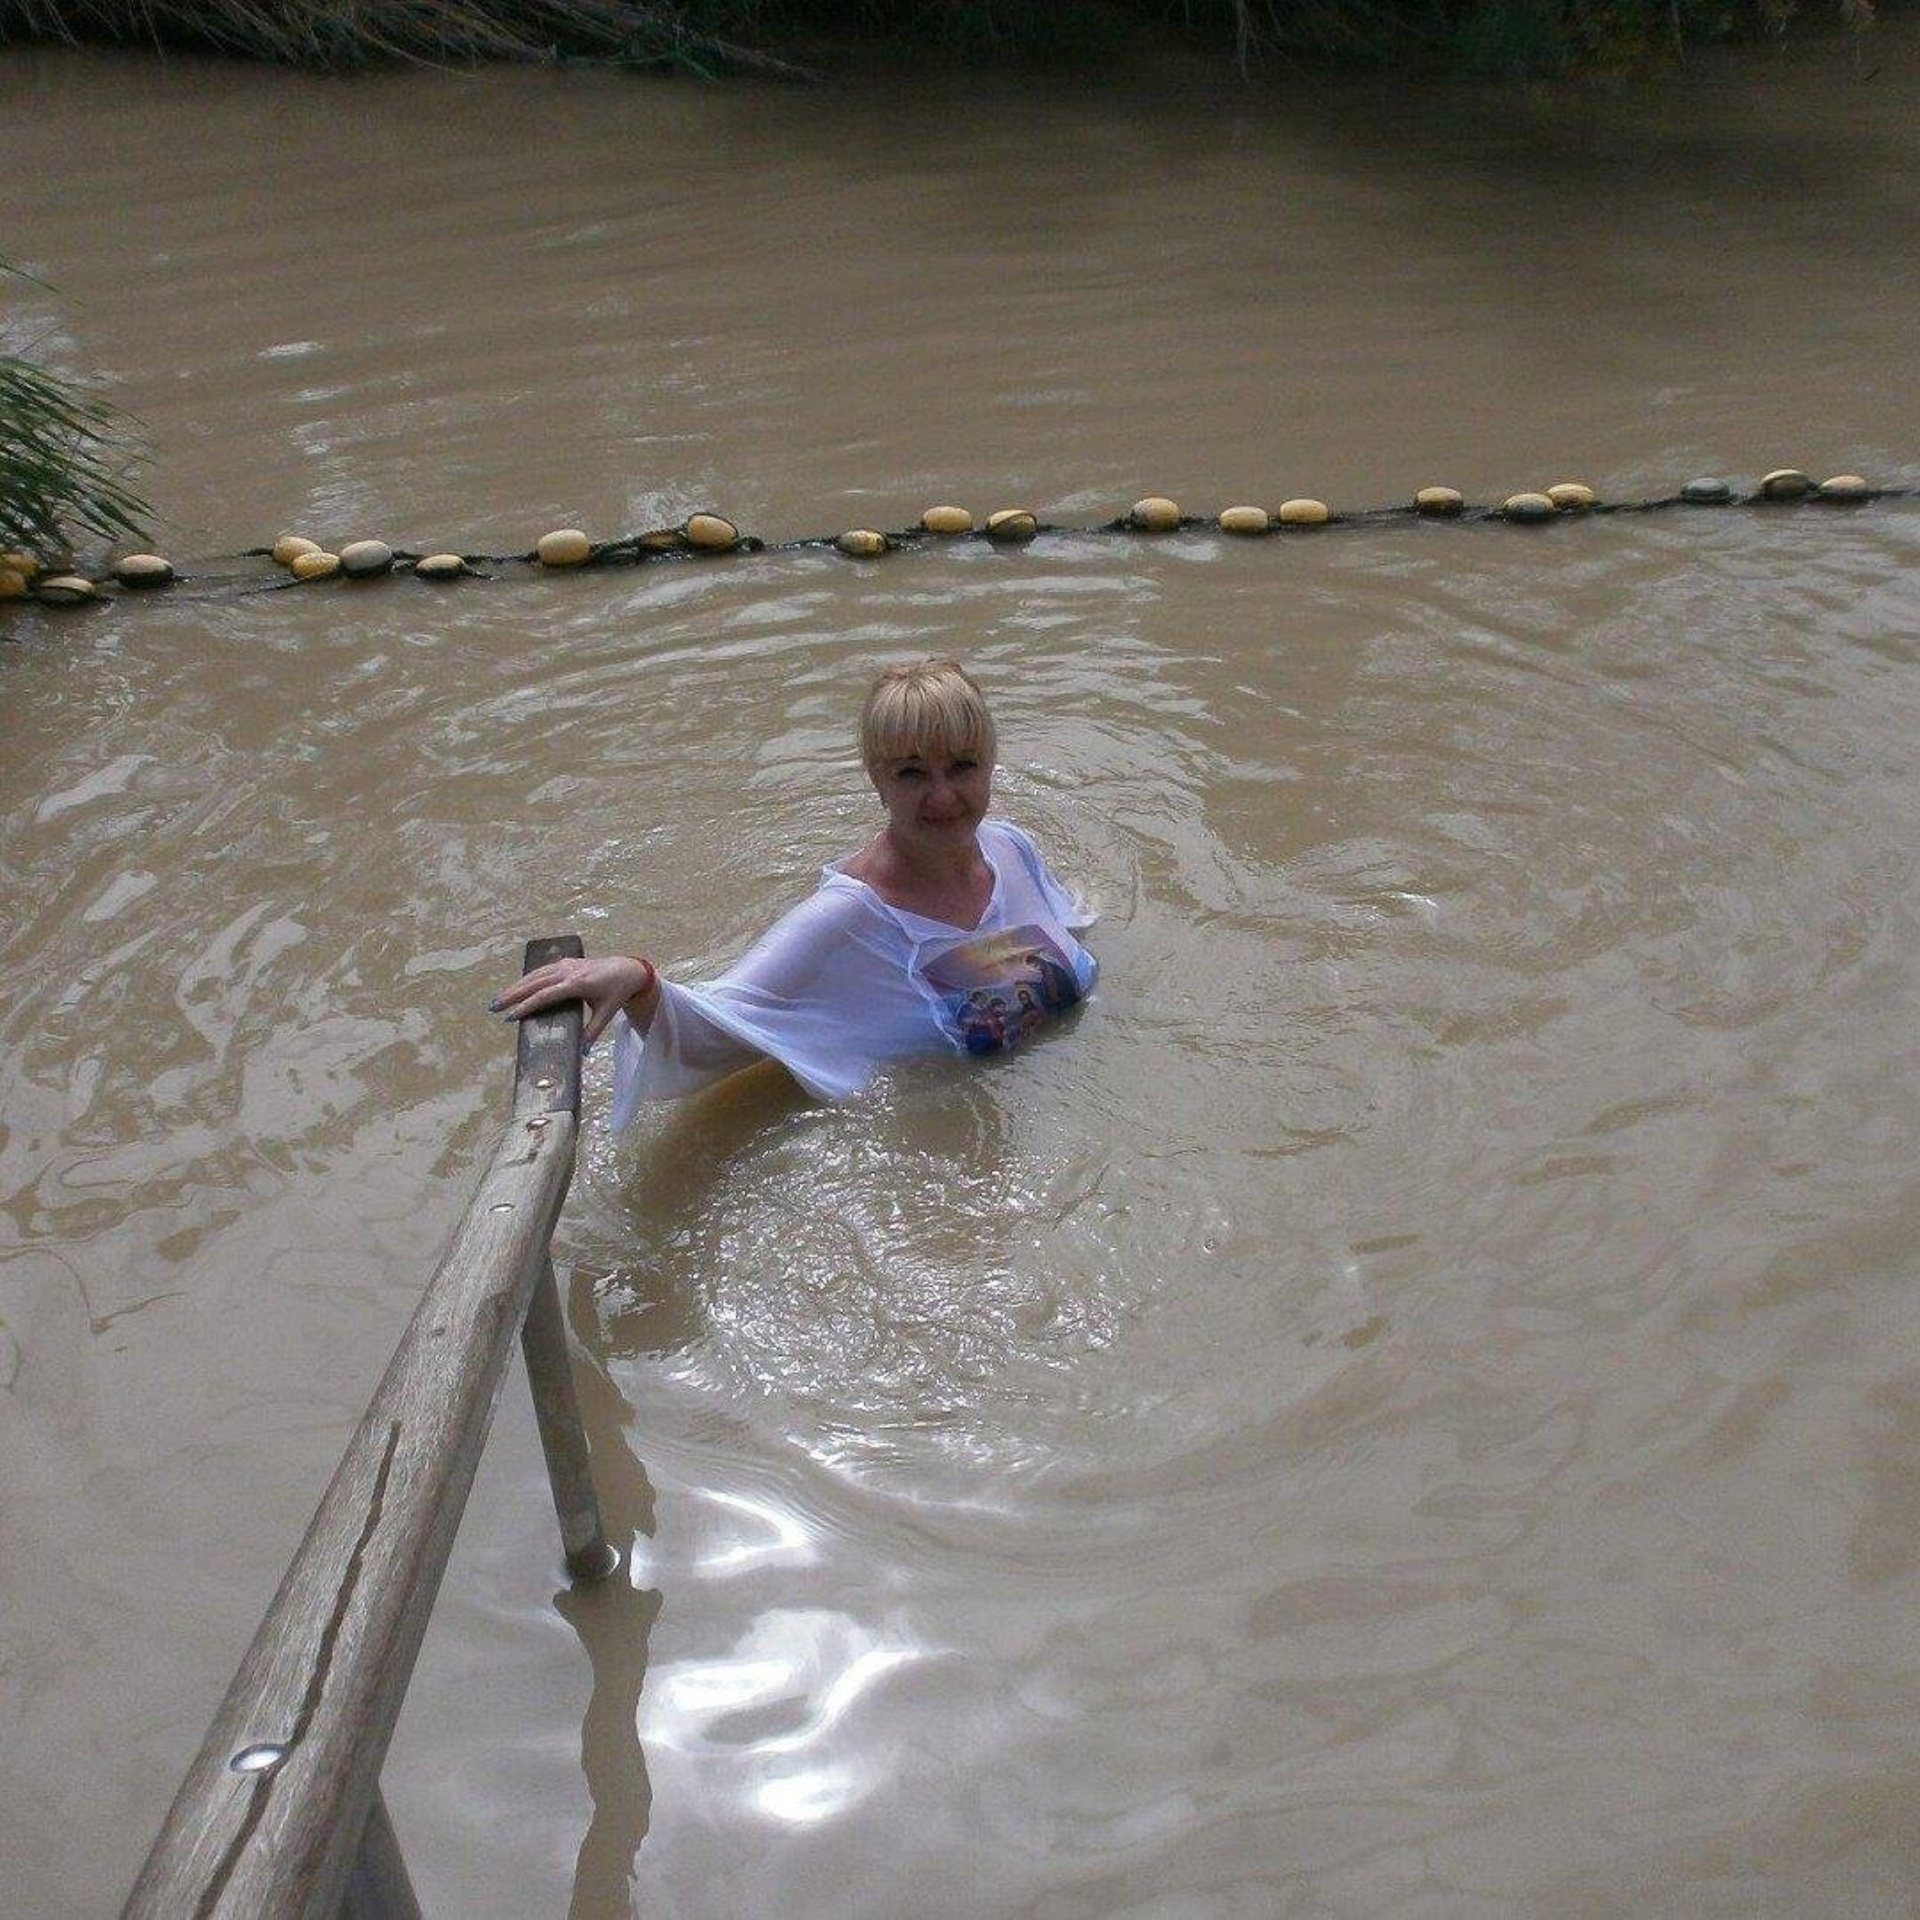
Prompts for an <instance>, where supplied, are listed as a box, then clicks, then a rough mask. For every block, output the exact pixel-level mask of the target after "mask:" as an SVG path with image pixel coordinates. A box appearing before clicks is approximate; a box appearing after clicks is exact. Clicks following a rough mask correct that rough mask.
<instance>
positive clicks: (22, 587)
mask: <svg viewBox="0 0 1920 1920" xmlns="http://www.w3.org/2000/svg"><path fill="white" fill-rule="evenodd" d="M26 597H27V576H26V575H25V574H24V573H22V572H21V571H20V569H19V568H18V567H0V600H24V599H25V598H26Z"/></svg>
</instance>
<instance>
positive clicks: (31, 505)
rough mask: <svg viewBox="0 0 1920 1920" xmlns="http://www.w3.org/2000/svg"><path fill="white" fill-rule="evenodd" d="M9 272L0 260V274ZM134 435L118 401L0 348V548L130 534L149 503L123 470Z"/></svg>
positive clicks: (44, 548) (145, 517)
mask: <svg viewBox="0 0 1920 1920" xmlns="http://www.w3.org/2000/svg"><path fill="white" fill-rule="evenodd" d="M17 271H18V270H17V269H15V268H12V267H10V266H8V264H7V263H6V262H5V261H4V260H0V273H15V272H17ZM20 277H21V278H27V277H30V276H26V275H21V276H20ZM137 442H138V429H137V425H136V423H135V422H134V421H133V420H132V419H131V418H130V417H129V416H128V415H126V414H124V413H122V412H121V411H120V409H119V408H117V407H115V406H113V405H112V404H110V403H109V402H108V401H105V400H102V399H100V398H99V397H98V396H97V395H95V394H90V393H87V392H85V391H83V390H82V389H80V388H78V387H76V386H74V385H73V384H72V383H71V382H69V381H66V380H63V379H61V378H60V376H59V375H58V374H54V373H49V372H48V371H47V369H46V368H45V367H42V366H40V365H38V364H37V363H36V362H34V361H32V360H30V359H28V358H26V356H25V355H23V354H18V353H4V352H0V548H10V547H24V548H27V549H29V550H31V551H33V552H36V553H41V554H52V553H57V552H61V551H64V550H65V549H66V548H67V547H68V546H69V545H70V544H71V542H72V541H73V539H74V537H75V536H76V535H78V534H93V535H96V536H97V537H98V538H100V539H102V540H118V539H124V538H126V537H128V536H131V535H134V534H138V533H139V532H140V531H141V529H142V527H143V526H144V525H145V523H146V522H147V521H149V520H150V519H151V518H152V517H153V509H152V508H151V507H150V506H148V504H147V503H146V501H145V500H143V499H142V498H141V497H140V495H139V494H138V493H136V492H135V491H134V490H133V488H132V486H131V485H130V484H129V482H128V480H127V477H126V475H127V469H128V467H129V465H130V464H131V461H132V459H133V453H134V448H135V447H136V445H137Z"/></svg>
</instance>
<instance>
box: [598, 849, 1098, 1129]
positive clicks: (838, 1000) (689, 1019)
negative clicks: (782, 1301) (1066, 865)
mask: <svg viewBox="0 0 1920 1920" xmlns="http://www.w3.org/2000/svg"><path fill="white" fill-rule="evenodd" d="M980 851H981V853H982V855H983V856H984V857H985V859H986V862H987V865H988V866H989V867H991V868H992V870H993V892H992V894H991V895H990V896H989V898H988V901H987V910H986V912H985V913H984V914H982V915H981V917H980V923H979V925H978V926H976V927H974V928H972V929H971V930H970V931H969V930H966V929H963V928H960V927H954V926H949V925H948V924H947V923H946V922H945V921H941V920H929V919H926V918H925V917H924V916H923V915H920V914H917V913H908V912H906V911H905V910H904V909H902V908H899V907H893V906H889V905H888V904H887V903H886V901H884V900H882V899H881V898H880V896H879V895H878V894H877V893H875V892H874V890H873V889H872V888H871V887H870V886H868V885H867V884H866V882H865V881H864V880H856V879H854V877H853V876H852V875H851V874H849V873H844V872H842V871H841V870H840V868H839V867H826V868H823V869H822V871H821V875H820V888H819V891H818V892H817V893H815V894H813V895H812V896H811V897H810V898H808V899H806V900H804V901H802V902H801V904H800V905H799V906H797V907H795V908H794V910H793V911H792V912H791V913H789V914H787V915H786V916H785V917H784V918H783V919H781V920H779V921H778V922H776V924H775V925H774V926H773V927H772V928H771V929H770V930H769V931H768V932H767V933H766V934H765V935H764V936H763V937H762V938H761V939H760V940H759V941H758V942H757V943H756V944H755V945H754V947H753V948H752V950H751V951H750V952H749V953H747V955H746V956H745V957H744V958H743V959H741V960H740V961H739V962H738V963H737V964H736V965H734V966H732V967H730V968H729V969H728V970H727V971H726V972H725V973H724V974H722V975H721V977H720V978H719V979H718V980H711V981H707V982H705V983H703V984H702V985H699V986H693V987H683V986H679V985H676V984H675V983H674V982H673V981H671V980H662V981H661V983H660V1004H659V1006H658V1007H657V1008H656V1009H655V1011H654V1016H653V1023H652V1026H651V1027H650V1028H649V1029H648V1031H647V1032H646V1033H645V1034H640V1033H637V1032H636V1031H635V1030H634V1028H633V1025H632V1023H631V1022H630V1021H629V1020H628V1019H627V1017H626V1015H625V1014H624V1013H622V1014H619V1015H616V1016H615V1019H614V1023H613V1031H614V1060H613V1124H614V1125H615V1126H616V1127H624V1126H626V1125H627V1123H628V1122H629V1121H630V1120H632V1118H633V1116H634V1113H635V1111H636V1110H637V1109H638V1108H639V1107H640V1105H641V1104H642V1103H643V1102H645V1101H649V1100H673V1099H678V1098H679V1097H680V1096H682V1095H683V1094H689V1093H694V1092H697V1091H698V1090H699V1089H700V1088H701V1087H704V1086H708V1085H710V1084H711V1083H712V1082H713V1081H715V1080H718V1079H720V1078H722V1077H723V1076H724V1075H726V1074H729V1073H734V1072H737V1071H738V1070H739V1069H740V1068H741V1067H745V1066H751V1065H752V1064H753V1062H754V1061H755V1060H758V1059H761V1058H764V1057H770V1058H772V1059H775V1060H778V1061H779V1062H780V1064H781V1065H782V1066H784V1067H785V1068H786V1069H787V1071H788V1072H789V1073H791V1074H792V1075H793V1077H794V1078H795V1079H796V1080H798V1081H799V1082H800V1084H801V1085H802V1086H803V1087H804V1088H806V1090H807V1091H808V1092H809V1093H810V1094H812V1095H813V1096H814V1097H815V1098H816V1099H820V1100H841V1099H845V1098H846V1097H847V1096H848V1095H849V1094H852V1093H857V1092H858V1091H859V1090H860V1089H861V1088H862V1087H864V1086H865V1085H866V1084H867V1082H868V1081H869V1080H870V1079H871V1078H872V1077H873V1075H874V1073H875V1071H876V1070H877V1069H878V1068H879V1067H880V1066H881V1065H883V1064H884V1063H885V1062H887V1061H889V1060H898V1059H902V1058H905V1057H907V1056H909V1055H912V1054H924V1053H938V1052H941V1051H949V1052H954V1053H996V1052H1000V1051H1001V1050H1003V1049H1005V1048H1007V1047H1012V1046H1017V1045H1018V1044H1019V1043H1020V1042H1021V1041H1022V1040H1024V1039H1026V1038H1027V1037H1028V1035H1029V1034H1031V1033H1033V1032H1034V1031H1035V1030H1036V1029H1037V1028H1039V1027H1040V1026H1042V1025H1044V1024H1045V1023H1046V1021H1047V1020H1049V1019H1051V1018H1052V1017H1053V1016H1054V1015H1056V1014H1058V1013H1061V1012H1063V1011H1065V1009H1066V1008H1067V1007H1070V1006H1072V1005H1074V1004H1075V1003H1076V1002H1078V1001H1080V1000H1081V999H1083V998H1085V996H1086V995H1087V993H1088V992H1089V991H1090V990H1091V989H1092V986H1093V982H1094V976H1095V973H1096V971H1097V969H1096V967H1095V964H1094V958H1093V955H1092V954H1090V953H1089V952H1088V951H1087V950H1086V948H1085V947H1083V946H1082V945H1081V944H1080V942H1079V941H1078V940H1077V939H1076V938H1075V937H1074V936H1075V935H1076V933H1078V932H1080V931H1081V930H1083V929H1084V928H1086V927H1089V926H1091V925H1092V924H1093V915H1092V914H1091V913H1090V912H1088V911H1087V909H1086V908H1085V907H1084V906H1083V905H1082V904H1081V903H1080V902H1079V901H1078V900H1076V899H1075V898H1074V897H1073V895H1071V894H1070V893H1068V892H1067V890H1066V889H1065V888H1064V887H1062V886H1061V885H1060V883H1059V882H1058V881H1057V880H1056V879H1055V878H1054V877H1053V875H1052V874H1051V873H1049V872H1048V871H1047V865H1046V862H1045V861H1044V860H1043V859H1041V857H1040V851H1039V849H1038V848H1037V847H1036V846H1035V845H1034V844H1033V842H1032V840H1030V839H1029V838H1028V837H1027V835H1026V834H1025V833H1023V832H1022V831H1021V830H1020V829H1019V828H1018V827H1016V826H1012V825H1010V824H1009V823H1008V822H1006V821H1004V820H985V821H982V822H981V825H980Z"/></svg>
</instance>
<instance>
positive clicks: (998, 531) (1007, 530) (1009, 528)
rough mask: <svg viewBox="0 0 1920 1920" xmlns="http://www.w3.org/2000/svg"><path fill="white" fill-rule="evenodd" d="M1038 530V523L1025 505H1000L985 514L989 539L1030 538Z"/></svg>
mask: <svg viewBox="0 0 1920 1920" xmlns="http://www.w3.org/2000/svg"><path fill="white" fill-rule="evenodd" d="M1039 531H1040V523H1039V521H1037V520H1036V519H1035V518H1034V517H1033V515H1032V514H1030V513H1029V512H1028V511H1027V510H1026V508H1025V507H1002V508H1001V509H1000V511H999V512H998V513H990V514H988V515H987V538H988V539H989V540H1007V541H1019V540H1031V539H1032V538H1033V536H1034V535H1035V534H1036V533H1038V532H1039Z"/></svg>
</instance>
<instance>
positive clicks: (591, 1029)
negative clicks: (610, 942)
mask: <svg viewBox="0 0 1920 1920" xmlns="http://www.w3.org/2000/svg"><path fill="white" fill-rule="evenodd" d="M569 1000H584V1001H585V1002H586V1003H587V1018H586V1025H585V1026H584V1027H583V1028H582V1029H581V1034H580V1039H581V1044H582V1045H583V1046H589V1047H590V1046H592V1045H593V1043H594V1042H595V1041H596V1040H598V1039H599V1038H600V1036H601V1035H602V1034H603V1033H605V1032H606V1030H607V1025H608V1022H610V1021H611V1020H612V1018H613V1016H614V1015H615V1014H616V1013H618V1012H620V1011H621V1009H622V1008H624V1009H625V1010H626V1015H627V1018H628V1020H630V1021H631V1022H632V1023H633V1028H634V1031H635V1032H636V1033H645V1032H646V1030H647V1029H648V1028H649V1027H650V1026H652V1025H653V1016H654V1014H655V1013H656V1012H658V1011H659V1007H660V975H659V972H658V970H657V969H656V968H655V966H654V964H653V962H652V961H651V960H648V959H646V958H645V957H644V956H636V955H632V954H624V953H612V954H609V955H608V956H607V957H606V958H605V959H604V960H554V961H551V962H550V963H549V964H548V965H546V966H544V967H535V968H534V970H533V971H532V972H531V973H527V974H522V975H521V977H520V978H519V979H518V980H516V981H515V982H514V983H513V985H512V986H510V987H509V988H507V990H506V991H505V992H504V993H502V994H500V995H499V996H498V997H497V998H496V999H495V1000H494V1001H493V1003H492V1005H491V1007H490V1008H489V1009H488V1011H489V1012H492V1013H501V1014H505V1015H506V1017H507V1018H508V1019H509V1020H524V1019H525V1018H526V1017H527V1015H528V1014H530V1013H545V1012H546V1011H547V1010H548V1009H549V1008H551V1007H558V1006H564V1005H565V1004H566V1002H567V1001H569Z"/></svg>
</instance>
